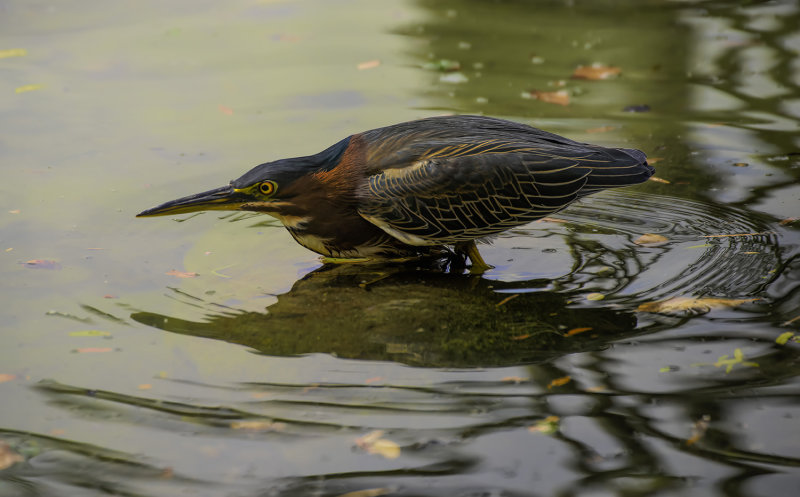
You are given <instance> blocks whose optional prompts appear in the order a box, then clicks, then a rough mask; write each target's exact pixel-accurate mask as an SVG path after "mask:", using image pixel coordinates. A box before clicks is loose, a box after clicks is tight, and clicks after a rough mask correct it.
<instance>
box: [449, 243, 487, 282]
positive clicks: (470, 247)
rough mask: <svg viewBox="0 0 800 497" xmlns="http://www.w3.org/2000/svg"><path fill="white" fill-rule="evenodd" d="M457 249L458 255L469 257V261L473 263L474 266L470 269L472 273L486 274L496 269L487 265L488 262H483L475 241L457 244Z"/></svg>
mask: <svg viewBox="0 0 800 497" xmlns="http://www.w3.org/2000/svg"><path fill="white" fill-rule="evenodd" d="M455 249H456V252H457V253H459V254H463V255H465V256H467V257H469V260H470V262H471V263H472V266H471V267H470V269H469V271H470V272H471V273H478V274H480V273H484V272H486V271H488V270H489V269H492V268H493V267H494V266H490V265H489V264H486V261H484V260H483V257H481V253H480V252H478V247H477V245H475V240H470V241H468V242H462V243H457V244H456V245H455Z"/></svg>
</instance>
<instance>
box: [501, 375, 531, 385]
mask: <svg viewBox="0 0 800 497" xmlns="http://www.w3.org/2000/svg"><path fill="white" fill-rule="evenodd" d="M500 381H508V382H511V383H517V384H519V383H524V382H526V381H528V378H523V377H522V376H506V377H504V378H503V379H502V380H500Z"/></svg>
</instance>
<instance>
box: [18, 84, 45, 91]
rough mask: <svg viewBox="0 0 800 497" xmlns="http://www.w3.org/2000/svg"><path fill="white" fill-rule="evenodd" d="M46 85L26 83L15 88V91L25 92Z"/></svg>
mask: <svg viewBox="0 0 800 497" xmlns="http://www.w3.org/2000/svg"><path fill="white" fill-rule="evenodd" d="M42 88H44V85H24V86H19V87H17V88H16V89H14V93H25V92H26V91H34V90H41V89H42Z"/></svg>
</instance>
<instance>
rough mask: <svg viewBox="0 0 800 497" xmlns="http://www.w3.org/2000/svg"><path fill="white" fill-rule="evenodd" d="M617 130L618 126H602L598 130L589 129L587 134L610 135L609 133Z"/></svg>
mask: <svg viewBox="0 0 800 497" xmlns="http://www.w3.org/2000/svg"><path fill="white" fill-rule="evenodd" d="M615 129H617V127H616V126H600V127H598V128H589V129H587V130H586V132H587V133H592V134H593V133H608V132H609V131H613V130H615Z"/></svg>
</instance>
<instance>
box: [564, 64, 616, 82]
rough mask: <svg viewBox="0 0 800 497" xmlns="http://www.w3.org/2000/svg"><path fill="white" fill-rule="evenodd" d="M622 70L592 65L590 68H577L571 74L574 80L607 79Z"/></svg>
mask: <svg viewBox="0 0 800 497" xmlns="http://www.w3.org/2000/svg"><path fill="white" fill-rule="evenodd" d="M621 72H622V69H620V68H619V67H615V66H604V65H602V64H592V65H591V66H578V67H576V68H575V71H574V72H573V73H572V77H573V78H575V79H592V80H598V79H608V78H611V77H614V76H618V75H619V73H621Z"/></svg>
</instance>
